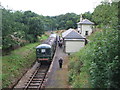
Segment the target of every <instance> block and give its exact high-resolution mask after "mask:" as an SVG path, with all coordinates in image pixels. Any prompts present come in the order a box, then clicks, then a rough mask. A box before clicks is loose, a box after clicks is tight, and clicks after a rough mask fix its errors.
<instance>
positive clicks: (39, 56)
mask: <svg viewBox="0 0 120 90" xmlns="http://www.w3.org/2000/svg"><path fill="white" fill-rule="evenodd" d="M56 45H57V35H56V34H51V35H50V36H49V38H48V39H47V40H46V41H45V42H43V43H42V44H40V45H38V46H37V47H36V60H37V62H38V63H43V62H51V61H52V58H53V56H54V53H55V50H56Z"/></svg>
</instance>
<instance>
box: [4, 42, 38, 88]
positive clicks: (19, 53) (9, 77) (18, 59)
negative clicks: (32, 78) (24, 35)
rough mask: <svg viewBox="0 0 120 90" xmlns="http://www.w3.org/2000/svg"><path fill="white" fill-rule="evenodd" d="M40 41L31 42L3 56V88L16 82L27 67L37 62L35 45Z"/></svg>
mask: <svg viewBox="0 0 120 90" xmlns="http://www.w3.org/2000/svg"><path fill="white" fill-rule="evenodd" d="M37 45H38V43H34V44H29V45H26V46H24V47H21V48H19V49H16V50H14V51H12V52H11V54H10V55H6V56H3V57H2V88H6V87H8V86H10V85H11V84H13V83H15V82H16V80H17V79H18V78H20V77H21V76H22V75H23V73H25V71H26V69H28V68H30V67H31V65H32V64H33V63H34V62H35V47H36V46H37Z"/></svg>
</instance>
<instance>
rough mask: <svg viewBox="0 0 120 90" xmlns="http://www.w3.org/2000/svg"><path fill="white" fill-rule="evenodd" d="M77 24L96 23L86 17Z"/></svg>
mask: <svg viewBox="0 0 120 90" xmlns="http://www.w3.org/2000/svg"><path fill="white" fill-rule="evenodd" d="M77 24H94V23H93V22H91V21H90V20H88V19H84V20H82V21H81V22H78V23H77Z"/></svg>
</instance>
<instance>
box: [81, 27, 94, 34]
mask: <svg viewBox="0 0 120 90" xmlns="http://www.w3.org/2000/svg"><path fill="white" fill-rule="evenodd" d="M86 31H88V36H89V35H90V34H91V33H92V25H82V33H81V34H82V35H83V36H85V32H86Z"/></svg>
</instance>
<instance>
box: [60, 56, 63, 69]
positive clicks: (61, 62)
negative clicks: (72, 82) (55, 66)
mask: <svg viewBox="0 0 120 90" xmlns="http://www.w3.org/2000/svg"><path fill="white" fill-rule="evenodd" d="M62 64H63V59H62V58H60V59H59V67H60V68H62Z"/></svg>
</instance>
